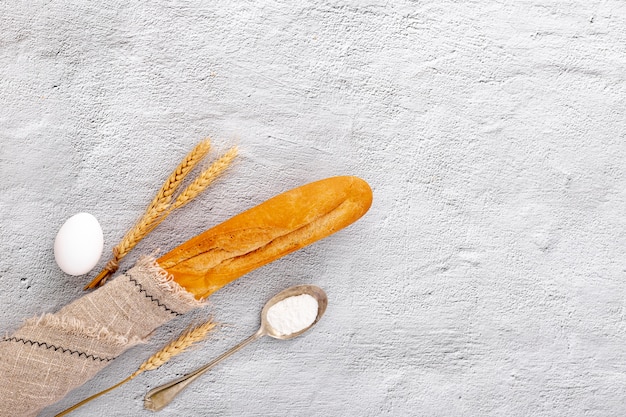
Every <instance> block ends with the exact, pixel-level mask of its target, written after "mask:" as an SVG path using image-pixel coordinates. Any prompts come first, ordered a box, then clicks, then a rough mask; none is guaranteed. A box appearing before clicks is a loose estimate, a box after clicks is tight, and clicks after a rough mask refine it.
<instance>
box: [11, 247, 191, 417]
mask: <svg viewBox="0 0 626 417" xmlns="http://www.w3.org/2000/svg"><path fill="white" fill-rule="evenodd" d="M201 305H202V303H201V302H199V301H197V300H196V299H195V298H193V296H192V295H191V294H189V293H188V292H186V291H185V290H184V289H183V288H182V287H180V286H179V285H178V284H177V283H176V282H174V281H172V280H171V279H170V278H169V277H168V275H167V273H166V272H165V271H164V270H163V269H161V268H160V267H159V266H158V265H157V264H156V262H155V261H154V260H152V259H150V258H144V259H142V260H140V261H139V262H138V263H137V264H136V265H135V266H134V267H133V268H132V269H130V270H129V271H127V272H126V273H124V274H121V275H118V276H117V277H116V278H115V279H113V280H112V281H111V282H109V283H108V284H106V285H104V286H103V287H101V288H99V289H98V290H96V291H94V292H92V293H89V294H87V295H85V296H83V297H82V298H80V299H78V300H76V301H74V302H73V303H71V304H69V305H67V306H65V307H64V308H62V309H61V310H60V311H59V312H57V313H54V314H45V315H43V316H41V317H37V318H33V319H30V320H28V321H27V322H26V323H25V324H24V325H23V326H22V327H21V328H20V329H18V330H17V331H16V332H15V333H13V334H12V335H10V336H8V337H5V338H4V339H2V341H0V381H2V383H1V384H0V416H36V415H37V414H38V413H39V411H41V409H42V408H44V407H46V406H47V405H49V404H52V403H54V402H56V401H58V400H59V399H61V398H63V397H64V396H65V395H66V394H67V393H68V392H69V391H70V390H71V389H73V388H75V387H77V386H79V385H82V384H83V383H84V382H86V381H87V380H88V379H90V378H91V377H93V376H94V375H95V374H96V373H97V372H98V371H99V370H100V369H102V368H103V367H105V366H106V365H107V364H108V363H109V362H111V361H112V360H113V359H115V358H116V357H117V356H119V355H120V354H121V353H122V352H124V351H125V350H126V349H128V348H130V347H132V346H134V345H136V344H137V343H140V342H141V341H142V340H144V339H145V338H146V337H147V336H148V335H149V334H150V333H151V332H152V331H153V330H154V329H155V328H157V327H159V326H160V325H162V324H164V323H165V322H167V321H169V320H171V319H172V318H174V317H176V316H179V315H182V314H184V313H185V312H187V311H189V310H191V309H193V308H196V307H199V306H201Z"/></svg>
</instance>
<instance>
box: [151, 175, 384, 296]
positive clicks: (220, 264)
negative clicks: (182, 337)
mask: <svg viewBox="0 0 626 417" xmlns="http://www.w3.org/2000/svg"><path fill="white" fill-rule="evenodd" d="M371 203H372V190H371V188H370V187H369V185H368V184H367V183H366V182H365V181H363V180H362V179H360V178H357V177H351V176H343V177H332V178H327V179H324V180H321V181H316V182H313V183H310V184H307V185H304V186H302V187H298V188H295V189H293V190H290V191H287V192H285V193H283V194H280V195H278V196H276V197H273V198H271V199H269V200H267V201H266V202H264V203H262V204H260V205H258V206H256V207H253V208H251V209H249V210H247V211H245V212H243V213H241V214H239V215H237V216H235V217H233V218H231V219H229V220H227V221H225V222H224V223H221V224H219V225H217V226H215V227H213V228H212V229H209V230H207V231H206V232H204V233H202V234H200V235H198V236H196V237H194V238H192V239H190V240H189V241H187V242H186V243H184V244H182V245H180V246H178V247H177V248H175V249H174V250H172V251H171V252H169V253H167V254H165V255H164V256H162V257H161V258H159V259H158V263H159V265H161V267H163V268H164V269H165V270H167V271H168V272H169V273H171V274H172V275H173V277H174V280H175V281H176V282H178V283H179V284H180V285H182V286H183V287H185V288H186V289H187V290H188V291H190V292H191V293H193V294H194V296H195V297H196V298H204V297H206V296H208V295H210V294H212V293H213V292H215V291H217V290H218V289H220V288H221V287H223V286H224V285H226V284H228V283H229V282H231V281H233V280H235V279H237V278H238V277H240V276H242V275H245V274H246V273H248V272H250V271H252V270H253V269H255V268H258V267H260V266H262V265H265V264H267V263H269V262H271V261H273V260H275V259H277V258H280V257H281V256H283V255H286V254H288V253H290V252H293V251H295V250H297V249H300V248H302V247H304V246H306V245H308V244H310V243H313V242H315V241H317V240H319V239H322V238H324V237H326V236H328V235H330V234H332V233H334V232H336V231H338V230H340V229H342V228H344V227H346V226H348V225H349V224H351V223H352V222H354V221H356V220H357V219H359V218H360V217H361V216H362V215H363V214H365V212H367V210H368V209H369V207H370V205H371Z"/></svg>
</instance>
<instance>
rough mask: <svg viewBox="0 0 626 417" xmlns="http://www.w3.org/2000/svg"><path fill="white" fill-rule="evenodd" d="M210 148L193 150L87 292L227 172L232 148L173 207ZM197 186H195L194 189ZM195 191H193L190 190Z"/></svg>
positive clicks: (204, 144) (201, 146)
mask: <svg viewBox="0 0 626 417" xmlns="http://www.w3.org/2000/svg"><path fill="white" fill-rule="evenodd" d="M210 148H211V142H210V140H209V139H205V140H203V141H202V142H200V143H199V144H197V145H196V146H195V147H194V148H193V150H192V151H191V152H189V153H188V154H187V156H186V157H185V159H183V161H182V162H181V163H180V164H179V165H178V167H176V169H175V170H174V172H172V174H171V175H170V176H169V177H168V179H167V180H166V181H165V183H164V184H163V186H162V187H161V189H160V190H159V192H158V193H157V195H156V196H155V197H154V199H153V200H152V202H151V203H150V205H149V206H148V208H147V209H146V211H145V212H144V214H143V216H142V217H141V218H140V219H139V221H138V222H137V223H135V225H134V226H133V227H132V228H131V229H130V230H129V231H128V232H127V233H126V235H124V237H123V238H122V240H121V241H120V243H119V244H117V245H116V246H115V247H114V248H113V257H112V258H111V259H110V260H109V261H108V262H107V264H106V266H105V267H104V269H103V270H102V271H101V272H100V273H99V274H98V275H97V276H96V278H94V280H93V281H91V282H90V283H89V284H88V285H87V286H86V287H85V289H90V288H95V287H97V286H100V285H102V284H104V282H105V281H106V279H107V278H108V277H109V276H110V275H111V274H113V273H114V272H115V271H117V269H118V267H119V262H120V260H121V259H122V258H124V257H125V256H126V255H127V254H128V253H129V252H130V251H131V250H132V249H133V248H134V247H135V246H136V245H137V244H138V243H139V242H140V241H141V239H143V238H144V237H145V236H146V235H147V234H148V233H150V232H151V231H152V230H153V229H154V228H155V227H157V226H158V225H159V224H160V223H161V222H162V221H163V220H165V218H166V217H167V216H168V215H169V214H170V213H171V212H172V211H174V210H175V209H177V208H179V207H182V206H183V205H185V204H186V203H187V202H189V201H191V200H192V199H193V198H195V197H196V196H197V195H198V194H200V193H201V192H202V191H204V189H205V188H206V187H207V186H208V185H209V184H210V183H211V182H213V180H215V178H216V177H217V176H218V175H219V174H221V173H222V172H224V171H225V170H226V168H228V166H229V165H230V163H231V162H232V161H233V159H234V158H235V157H236V155H237V148H236V147H234V148H231V149H230V150H229V151H228V152H226V154H224V155H223V156H222V157H220V158H219V159H218V160H217V161H216V162H215V163H213V164H212V165H211V166H210V167H209V168H208V169H206V170H204V171H203V172H202V173H200V175H199V176H198V177H197V178H196V179H195V180H194V181H193V182H192V183H191V184H190V185H189V186H188V187H187V188H185V189H184V190H183V192H182V193H180V195H179V196H178V197H177V198H176V200H175V201H174V202H173V203H172V199H173V198H174V194H175V192H176V190H177V189H178V188H179V187H180V185H181V184H182V182H183V180H184V179H185V177H186V176H187V174H189V172H190V171H191V170H192V169H193V168H194V167H196V166H197V165H198V164H199V163H200V161H202V159H204V157H205V156H206V155H207V154H208V152H209V150H210ZM198 183H200V184H206V185H204V187H199V186H198V185H197V184H198ZM194 184H196V186H195V187H194ZM192 187H194V188H193V189H192V190H190V189H191V188H192ZM192 191H196V192H192ZM181 198H182V199H183V200H184V203H182V204H181V203H180V201H181Z"/></svg>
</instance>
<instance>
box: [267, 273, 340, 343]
mask: <svg viewBox="0 0 626 417" xmlns="http://www.w3.org/2000/svg"><path fill="white" fill-rule="evenodd" d="M303 294H307V295H310V296H311V297H313V298H315V301H317V316H316V317H315V320H314V321H313V323H311V324H309V325H308V326H307V327H305V328H304V329H302V330H299V331H297V332H294V333H290V334H281V333H279V332H278V331H276V329H274V328H273V327H272V325H271V323H270V322H269V321H268V319H267V313H268V311H269V309H270V308H272V307H273V306H274V305H276V304H278V303H280V302H281V301H283V300H285V299H287V298H291V297H296V296H298V295H303ZM327 306H328V297H327V296H326V293H325V292H324V290H322V289H321V288H320V287H317V286H315V285H297V286H295V287H290V288H287V289H285V290H282V291H281V292H279V293H278V294H276V295H275V296H273V297H272V298H270V299H269V301H268V302H267V303H265V306H264V307H263V310H262V311H261V329H262V331H263V334H264V335H267V336H269V337H273V338H274V339H280V340H287V339H293V338H294V337H297V336H300V335H301V334H302V333H305V332H306V331H307V330H309V329H310V328H311V327H313V326H314V325H315V323H317V322H318V321H319V320H320V318H322V316H323V315H324V312H325V311H326V307H327Z"/></svg>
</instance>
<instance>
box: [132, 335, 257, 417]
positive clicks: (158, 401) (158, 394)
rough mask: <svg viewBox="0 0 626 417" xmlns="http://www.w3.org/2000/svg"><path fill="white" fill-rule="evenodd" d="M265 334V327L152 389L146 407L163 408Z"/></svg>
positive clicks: (146, 398) (155, 409) (145, 402)
mask: <svg viewBox="0 0 626 417" xmlns="http://www.w3.org/2000/svg"><path fill="white" fill-rule="evenodd" d="M262 336H265V332H264V331H263V329H262V328H261V329H259V331H257V332H256V333H255V334H253V335H252V336H250V337H248V338H247V339H245V340H244V341H242V342H241V343H239V344H238V345H236V346H234V347H232V348H231V349H229V350H227V351H226V352H224V353H222V354H221V355H220V356H218V357H217V358H215V359H213V360H212V361H211V362H209V363H207V364H206V365H204V366H201V367H200V368H198V369H196V370H195V371H192V372H190V373H188V374H187V375H184V376H182V377H180V378H178V379H175V380H173V381H170V382H168V383H166V384H163V385H161V386H158V387H156V388H154V389H152V390H150V391H149V392H148V393H147V394H146V397H145V399H144V403H143V405H144V407H145V408H146V409H148V410H152V411H159V410H161V409H163V408H164V407H165V406H166V405H168V404H169V403H170V402H172V400H173V399H174V398H175V397H176V396H177V395H178V394H179V393H180V392H181V391H182V390H183V389H185V388H186V387H187V385H189V384H191V383H192V382H193V381H195V380H196V378H198V377H200V376H201V375H202V374H204V373H205V372H207V371H208V370H209V369H211V368H213V367H214V366H215V365H217V364H218V363H220V362H221V361H223V360H224V359H226V358H228V357H229V356H230V355H232V354H233V353H235V352H237V351H239V350H241V349H242V348H243V347H244V346H246V345H248V344H250V343H252V342H254V341H255V340H257V339H259V338H260V337H262Z"/></svg>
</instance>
